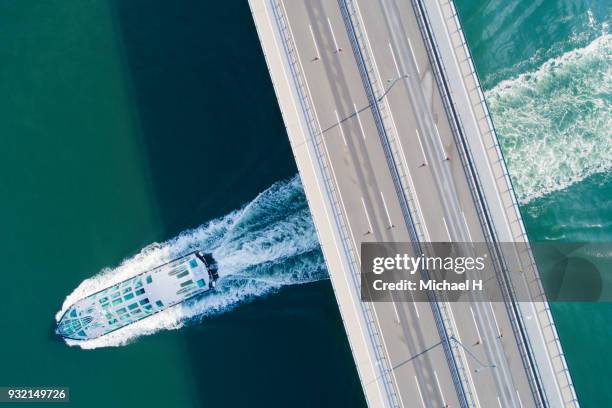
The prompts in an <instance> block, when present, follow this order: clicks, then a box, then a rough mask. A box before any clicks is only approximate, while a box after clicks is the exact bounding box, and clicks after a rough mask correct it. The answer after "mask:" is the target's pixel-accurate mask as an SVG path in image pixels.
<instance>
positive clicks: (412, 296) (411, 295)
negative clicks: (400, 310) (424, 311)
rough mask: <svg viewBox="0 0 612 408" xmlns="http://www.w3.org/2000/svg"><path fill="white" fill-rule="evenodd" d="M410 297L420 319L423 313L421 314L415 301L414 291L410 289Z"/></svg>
mask: <svg viewBox="0 0 612 408" xmlns="http://www.w3.org/2000/svg"><path fill="white" fill-rule="evenodd" d="M410 297H411V298H412V306H414V312H415V313H416V315H417V319H420V318H421V315H420V314H419V309H417V305H416V302H415V301H414V295H413V294H412V291H410Z"/></svg>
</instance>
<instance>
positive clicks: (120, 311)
mask: <svg viewBox="0 0 612 408" xmlns="http://www.w3.org/2000/svg"><path fill="white" fill-rule="evenodd" d="M117 313H119V314H123V313H125V307H122V308H121V309H117Z"/></svg>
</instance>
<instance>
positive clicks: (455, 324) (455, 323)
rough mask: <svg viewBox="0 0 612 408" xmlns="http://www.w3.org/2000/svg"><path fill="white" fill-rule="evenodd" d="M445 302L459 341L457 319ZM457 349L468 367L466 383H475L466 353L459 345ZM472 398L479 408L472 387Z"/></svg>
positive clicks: (478, 400)
mask: <svg viewBox="0 0 612 408" xmlns="http://www.w3.org/2000/svg"><path fill="white" fill-rule="evenodd" d="M445 304H446V305H448V312H449V316H450V322H451V325H452V327H453V329H454V330H455V334H456V335H455V337H456V338H457V340H459V342H461V335H460V334H459V328H458V327H457V321H456V320H455V314H454V313H453V307H452V305H451V303H445ZM459 351H460V352H461V356H462V357H463V359H464V360H465V363H466V365H467V367H468V370H466V372H467V376H468V384H475V383H474V379H473V378H472V370H471V369H470V362H469V360H468V359H467V355H466V354H465V349H464V348H463V347H461V348H459ZM474 398H475V401H474V402H475V404H476V408H480V399H479V398H478V391H477V390H476V389H475V388H474Z"/></svg>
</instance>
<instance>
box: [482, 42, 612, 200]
mask: <svg viewBox="0 0 612 408" xmlns="http://www.w3.org/2000/svg"><path fill="white" fill-rule="evenodd" d="M486 96H487V101H488V103H489V105H490V107H491V111H492V114H493V118H494V121H495V124H496V127H497V131H498V133H499V135H500V140H501V144H502V147H503V150H504V153H505V156H506V160H507V162H508V167H509V170H510V174H511V175H512V179H513V182H514V184H515V188H516V190H517V193H518V196H519V200H520V201H521V202H523V203H526V202H528V201H530V200H532V199H534V198H536V197H539V196H542V195H544V194H548V193H550V192H552V191H555V190H560V189H564V188H566V187H568V186H570V185H571V184H573V183H576V182H578V181H580V180H582V179H584V178H586V177H588V176H590V175H592V174H595V173H598V172H604V171H608V170H610V169H612V133H611V129H612V112H611V109H612V104H611V100H612V36H611V35H610V34H609V33H604V34H602V35H601V36H600V37H598V38H597V39H596V40H594V41H593V42H591V43H590V44H589V45H588V46H586V47H584V48H580V49H576V50H573V51H570V52H567V53H565V54H563V55H561V56H560V57H557V58H554V59H551V60H549V61H547V62H546V63H544V64H543V65H542V66H541V67H540V68H539V69H537V70H536V71H534V72H528V73H525V74H522V75H520V76H518V77H516V78H514V79H510V80H505V81H502V82H500V83H499V84H498V85H497V86H495V88H493V89H492V90H490V91H488V92H487V93H486Z"/></svg>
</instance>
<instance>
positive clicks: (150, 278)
mask: <svg viewBox="0 0 612 408" xmlns="http://www.w3.org/2000/svg"><path fill="white" fill-rule="evenodd" d="M151 282H153V278H152V277H151V275H148V276H147V283H151Z"/></svg>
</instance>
